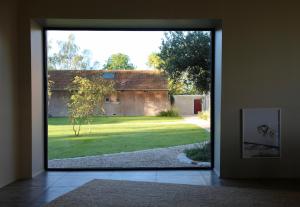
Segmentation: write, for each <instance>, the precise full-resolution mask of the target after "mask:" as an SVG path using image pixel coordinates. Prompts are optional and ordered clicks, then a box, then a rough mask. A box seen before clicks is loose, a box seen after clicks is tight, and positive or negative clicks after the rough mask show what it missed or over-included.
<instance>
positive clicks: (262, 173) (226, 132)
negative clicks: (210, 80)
mask: <svg viewBox="0 0 300 207" xmlns="http://www.w3.org/2000/svg"><path fill="white" fill-rule="evenodd" d="M21 4H22V5H21V6H20V8H22V9H21V10H20V15H21V17H22V18H20V19H21V21H20V25H19V29H20V32H21V33H22V36H21V38H20V40H21V42H20V45H19V48H20V61H21V62H20V65H22V70H20V75H21V76H22V81H21V82H20V89H22V93H23V94H20V98H21V100H20V102H19V103H20V107H22V109H23V111H22V114H21V117H22V129H21V132H22V136H23V138H24V140H23V146H24V147H23V148H22V149H23V150H22V153H23V157H25V158H24V160H25V162H24V163H25V164H24V165H23V166H22V169H23V171H24V176H28V172H29V170H28V166H29V165H30V164H29V163H28V160H30V161H31V156H28V155H31V151H30V148H31V140H32V137H31V129H32V127H31V123H28V120H31V116H32V115H31V113H30V112H31V85H30V83H31V81H30V77H31V74H30V71H31V65H30V43H28V42H30V40H29V35H28V34H29V32H30V29H29V28H30V25H29V23H28V22H30V19H32V18H71V19H72V18H73V19H169V20H170V19H221V20H222V22H223V28H222V44H223V45H222V73H220V74H218V75H221V80H222V82H221V84H222V94H219V95H220V96H221V99H220V100H221V105H218V107H220V110H219V111H216V112H217V113H218V112H219V113H220V114H218V115H217V117H219V118H220V119H221V122H218V124H219V125H218V128H216V130H219V131H218V136H219V138H220V140H219V141H220V142H219V143H220V144H221V146H220V151H219V152H220V163H219V168H220V175H221V176H222V177H231V178H253V177H285V178H294V177H300V163H299V162H298V158H299V157H300V151H299V146H300V139H299V134H300V128H299V126H298V125H299V123H300V107H299V106H300V97H298V96H297V95H296V94H298V93H299V91H300V84H299V77H300V70H299V67H300V53H299V48H300V38H299V37H300V27H299V26H298V25H299V19H300V13H299V3H298V2H297V1H294V0H286V1H258V0H257V1H256V0H254V1H238V0H228V1H220V0H211V1H207V0H187V1H184V2H183V1H179V0H178V1H177V0H175V1H168V0H151V1H150V0H148V1H135V0H127V1H123V0H122V1H121V0H116V1H101V0H97V1H96V0H86V1H84V2H83V1H80V0H45V1H36V0H24V1H22V2H21ZM182 22H184V21H182ZM73 23H76V21H73ZM278 94H280V95H278ZM21 103H22V104H21ZM244 107H280V108H282V158H281V159H253V160H252V159H247V160H243V159H241V140H240V119H239V117H240V114H239V113H240V109H241V108H244ZM216 132H217V131H216ZM216 134H217V133H216ZM28 143H30V146H28V145H27V144H28ZM28 157H29V158H28ZM30 169H31V167H30ZM29 174H30V173H29Z"/></svg>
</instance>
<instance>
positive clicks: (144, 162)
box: [48, 144, 210, 168]
mask: <svg viewBox="0 0 300 207" xmlns="http://www.w3.org/2000/svg"><path fill="white" fill-rule="evenodd" d="M201 145H202V144H189V145H181V146H175V147H168V148H156V149H149V150H141V151H135V152H122V153H116V154H107V155H100V156H88V157H78V158H68V159H56V160H50V161H49V162H48V167H49V168H135V167H141V168H143V167H148V168H151V167H153V168H160V167H209V166H210V163H206V162H198V163H194V162H192V161H191V160H189V159H188V158H186V157H185V155H184V153H183V152H184V150H185V149H188V148H194V147H197V146H198V147H199V146H201Z"/></svg>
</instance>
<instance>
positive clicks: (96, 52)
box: [47, 30, 164, 70]
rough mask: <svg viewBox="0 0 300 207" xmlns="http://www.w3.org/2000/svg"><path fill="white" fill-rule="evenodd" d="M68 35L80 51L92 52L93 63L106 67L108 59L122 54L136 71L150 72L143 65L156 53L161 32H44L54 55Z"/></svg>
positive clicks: (161, 37) (160, 40)
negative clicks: (113, 55) (72, 38)
mask: <svg viewBox="0 0 300 207" xmlns="http://www.w3.org/2000/svg"><path fill="white" fill-rule="evenodd" d="M70 34H74V35H75V42H76V44H77V45H78V46H79V47H80V49H82V50H84V49H88V50H90V51H91V52H92V62H94V61H99V62H100V65H101V66H103V64H105V63H106V60H107V59H108V58H109V56H110V55H112V54H115V53H124V54H126V55H128V56H129V58H130V60H131V63H133V65H134V66H136V68H137V69H141V70H147V69H150V68H149V67H148V66H147V65H146V63H147V61H148V56H149V55H150V54H151V53H152V52H159V47H160V45H161V42H162V39H163V37H164V32H163V31H56V30H51V31H48V32H47V40H48V41H51V46H52V52H57V50H58V48H57V41H66V40H67V38H68V36H69V35H70Z"/></svg>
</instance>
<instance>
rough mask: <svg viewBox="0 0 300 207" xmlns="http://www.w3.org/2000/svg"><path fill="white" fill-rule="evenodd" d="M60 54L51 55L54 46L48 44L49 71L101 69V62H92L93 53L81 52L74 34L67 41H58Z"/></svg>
mask: <svg viewBox="0 0 300 207" xmlns="http://www.w3.org/2000/svg"><path fill="white" fill-rule="evenodd" d="M57 44H58V52H57V53H53V54H52V53H51V52H50V51H51V49H52V45H51V42H48V54H49V56H48V70H86V69H99V66H100V64H99V62H98V61H95V62H93V63H92V62H91V52H90V51H89V50H81V49H80V47H79V46H78V45H76V43H75V36H74V34H70V35H69V36H68V40H67V41H58V42H57Z"/></svg>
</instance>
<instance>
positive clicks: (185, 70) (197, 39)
mask: <svg viewBox="0 0 300 207" xmlns="http://www.w3.org/2000/svg"><path fill="white" fill-rule="evenodd" d="M210 42H211V38H210V34H209V33H208V32H202V31H191V32H183V31H172V32H166V33H165V38H164V39H163V41H162V45H161V47H160V50H161V51H160V53H159V54H158V56H159V57H160V58H161V59H162V60H163V61H162V63H161V65H160V67H161V68H162V70H164V71H165V72H166V73H167V74H168V76H169V77H170V79H171V80H172V81H173V82H174V83H178V82H184V83H186V84H188V85H189V87H190V88H191V89H193V88H194V89H195V90H196V91H197V92H198V93H207V92H209V90H210V75H211V58H210V47H211V43H210Z"/></svg>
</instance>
